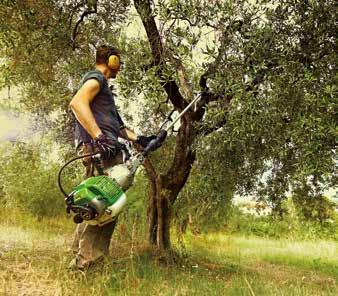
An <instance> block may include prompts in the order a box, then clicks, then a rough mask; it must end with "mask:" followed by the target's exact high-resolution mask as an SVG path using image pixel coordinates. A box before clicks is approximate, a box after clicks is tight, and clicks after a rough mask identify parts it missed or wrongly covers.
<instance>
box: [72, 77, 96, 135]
mask: <svg viewBox="0 0 338 296" xmlns="http://www.w3.org/2000/svg"><path fill="white" fill-rule="evenodd" d="M99 91H100V84H99V82H98V81H97V80H96V79H89V80H88V81H86V82H85V83H84V84H83V85H82V86H81V88H80V89H79V90H78V91H77V93H76V94H75V96H74V97H73V99H72V100H71V102H70V103H69V106H70V108H71V109H72V111H73V113H74V115H75V117H76V119H77V120H78V121H79V122H80V124H81V125H82V126H83V128H84V129H85V130H86V131H87V132H88V134H89V135H90V136H91V137H92V138H93V139H95V138H96V137H97V136H99V135H100V134H102V131H101V129H100V128H99V126H98V125H97V123H96V120H95V118H94V115H93V113H92V111H91V109H90V103H91V102H92V101H93V100H94V98H95V96H96V95H97V94H98V92H99Z"/></svg>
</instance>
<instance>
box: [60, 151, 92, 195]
mask: <svg viewBox="0 0 338 296" xmlns="http://www.w3.org/2000/svg"><path fill="white" fill-rule="evenodd" d="M95 154H97V153H88V154H84V155H81V156H78V157H74V158H72V159H71V160H69V161H67V162H66V163H65V164H64V165H63V166H62V167H61V169H60V171H59V174H58V185H59V188H60V190H61V192H62V193H63V195H64V196H65V197H68V194H67V193H66V192H65V191H64V189H63V187H62V185H61V174H62V171H63V169H64V168H65V167H66V166H68V165H69V164H71V163H72V162H73V161H75V160H78V159H82V158H85V157H92V156H94V155H95Z"/></svg>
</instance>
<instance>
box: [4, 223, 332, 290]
mask: <svg viewBox="0 0 338 296" xmlns="http://www.w3.org/2000/svg"><path fill="white" fill-rule="evenodd" d="M73 227H74V226H73V224H72V222H71V221H68V220H66V219H61V220H55V219H54V220H46V221H41V222H38V221H36V220H34V219H28V218H27V219H24V222H22V221H21V222H20V223H19V222H18V223H16V222H15V220H13V219H11V221H3V222H2V223H1V224H0V295H251V296H252V295H337V293H338V290H337V283H338V249H337V247H338V243H337V242H333V241H325V240H320V241H293V240H283V239H279V240H273V239H264V238H257V237H244V236H235V235H224V234H221V233H213V234H208V235H198V236H195V235H192V234H189V233H188V234H186V235H185V236H184V238H183V239H182V240H180V241H179V243H178V242H177V239H176V238H175V236H174V237H173V242H174V243H175V244H176V249H177V251H178V254H179V256H176V259H175V260H173V261H170V262H168V261H167V260H164V259H165V258H164V257H162V256H161V255H159V254H157V253H156V251H155V250H152V249H151V248H149V246H148V245H147V243H146V242H144V241H142V239H140V238H139V236H140V234H139V233H138V231H137V229H128V228H126V227H125V225H124V224H123V223H120V224H119V226H118V228H117V229H116V233H115V234H114V239H113V242H112V250H111V251H112V255H111V257H110V258H108V259H107V261H106V264H105V266H104V267H102V266H97V267H96V268H93V269H92V270H91V271H89V272H87V273H81V272H77V273H74V272H71V271H69V270H68V269H67V266H68V263H69V261H70V260H71V258H72V255H71V253H70V251H69V250H68V248H69V246H70V243H71V237H72V230H73Z"/></svg>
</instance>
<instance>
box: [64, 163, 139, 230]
mask: <svg viewBox="0 0 338 296" xmlns="http://www.w3.org/2000/svg"><path fill="white" fill-rule="evenodd" d="M139 164H140V162H139V161H134V162H132V163H129V164H128V165H126V164H122V165H117V166H114V167H113V168H110V169H108V170H107V171H106V172H105V175H102V176H97V177H90V178H88V179H86V180H84V181H83V182H82V183H80V184H79V185H77V186H76V187H75V188H74V190H73V191H72V192H71V193H70V194H69V195H68V197H67V198H66V204H67V212H68V213H72V214H73V215H74V222H75V223H81V222H83V221H84V220H85V221H86V222H87V223H89V224H93V225H104V224H106V223H108V222H110V221H112V220H113V219H114V217H116V216H117V215H118V214H119V213H120V212H121V210H122V208H123V207H124V206H125V204H126V203H127V197H126V195H125V193H124V191H125V190H127V189H128V188H129V187H130V186H131V185H132V182H133V179H134V174H135V171H136V169H137V167H138V166H139Z"/></svg>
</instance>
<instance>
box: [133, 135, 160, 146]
mask: <svg viewBox="0 0 338 296" xmlns="http://www.w3.org/2000/svg"><path fill="white" fill-rule="evenodd" d="M155 139H156V136H155V135H151V136H149V137H147V136H137V139H136V141H135V142H136V143H137V144H140V145H141V146H142V147H143V148H146V147H147V146H148V144H149V143H150V142H151V141H152V140H155Z"/></svg>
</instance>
